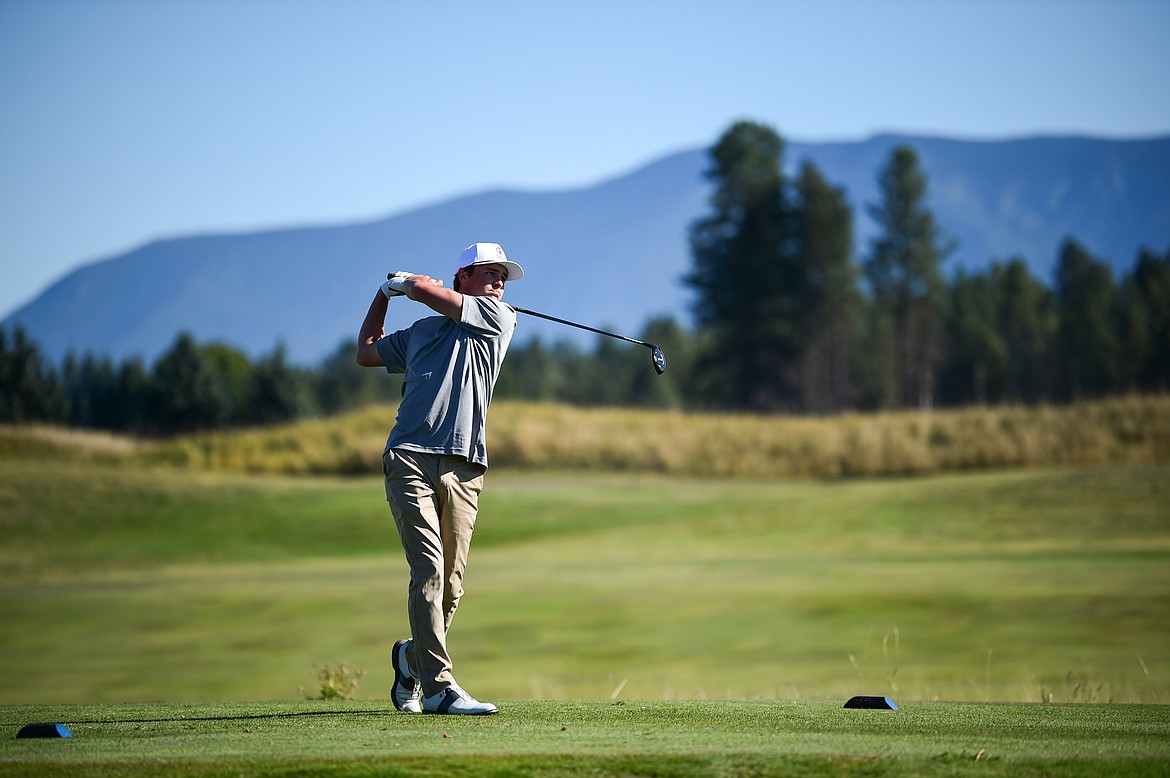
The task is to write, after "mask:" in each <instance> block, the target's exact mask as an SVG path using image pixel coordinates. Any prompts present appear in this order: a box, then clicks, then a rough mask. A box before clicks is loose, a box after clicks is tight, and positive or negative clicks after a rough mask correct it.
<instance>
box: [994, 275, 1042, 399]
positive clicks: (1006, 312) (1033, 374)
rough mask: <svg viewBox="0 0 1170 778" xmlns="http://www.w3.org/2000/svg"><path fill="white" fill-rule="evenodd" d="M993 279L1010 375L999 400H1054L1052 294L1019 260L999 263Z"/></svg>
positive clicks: (1008, 373)
mask: <svg viewBox="0 0 1170 778" xmlns="http://www.w3.org/2000/svg"><path fill="white" fill-rule="evenodd" d="M992 277H993V278H994V280H995V285H996V288H997V297H998V300H999V312H998V316H997V322H998V323H997V327H996V329H997V330H998V332H999V333H1000V335H1001V336H1002V338H1003V342H1004V345H1005V347H1006V349H1007V365H1006V369H1007V374H1006V375H1005V376H1004V386H1003V394H1002V396H1001V398H1000V399H1001V400H1004V401H1008V402H1021V401H1022V402H1027V403H1037V402H1041V401H1042V400H1045V399H1048V398H1049V397H1050V396H1051V395H1050V391H1051V384H1052V381H1051V373H1052V364H1051V362H1052V342H1053V338H1054V337H1055V333H1056V314H1055V311H1054V310H1053V307H1052V293H1051V292H1050V291H1049V290H1048V288H1047V287H1045V286H1044V285H1043V284H1042V283H1040V281H1038V280H1036V279H1035V278H1034V277H1033V276H1032V274H1031V273H1030V272H1029V271H1028V266H1027V265H1026V264H1025V263H1024V261H1023V260H1022V259H1019V258H1015V259H1012V260H1011V261H1010V262H1008V263H1007V264H1006V265H1000V264H998V263H997V264H996V265H995V266H994V267H993V268H992Z"/></svg>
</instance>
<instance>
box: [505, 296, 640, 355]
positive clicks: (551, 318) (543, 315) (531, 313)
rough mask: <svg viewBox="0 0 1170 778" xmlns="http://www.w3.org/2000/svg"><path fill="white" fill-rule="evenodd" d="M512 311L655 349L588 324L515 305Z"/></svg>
mask: <svg viewBox="0 0 1170 778" xmlns="http://www.w3.org/2000/svg"><path fill="white" fill-rule="evenodd" d="M512 310H514V311H516V312H517V313H526V314H528V315H529V316H536V317H538V318H541V319H548V320H549V321H555V322H556V323H557V324H565V325H568V326H570V327H576V328H577V329H579V330H588V331H589V332H596V333H597V334H598V335H608V336H609V337H611V338H617V339H618V340H624V341H626V342H627V343H637V344H638V345H639V346H645V347H646V348H654V346H653V345H651V344H650V343H646V342H645V341H641V340H635V339H634V338H627V337H626V336H625V335H618V334H617V333H616V332H606V331H605V330H599V329H597V328H596V327H590V326H589V325H587V324H578V323H577V322H575V321H568V320H567V319H558V318H557V317H556V316H549V315H548V314H547V313H539V312H537V311H530V310H528V309H527V308H519V307H517V306H515V305H513V306H512Z"/></svg>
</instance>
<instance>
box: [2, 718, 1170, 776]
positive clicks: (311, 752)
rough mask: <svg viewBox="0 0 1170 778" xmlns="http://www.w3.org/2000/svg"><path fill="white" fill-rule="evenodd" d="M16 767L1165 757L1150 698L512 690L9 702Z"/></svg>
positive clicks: (872, 767) (45, 772)
mask: <svg viewBox="0 0 1170 778" xmlns="http://www.w3.org/2000/svg"><path fill="white" fill-rule="evenodd" d="M0 713H2V715H3V717H4V728H5V729H9V730H13V729H15V728H18V727H19V726H20V725H21V724H23V723H25V722H28V721H53V722H63V723H67V724H68V725H69V726H70V728H71V731H72V732H73V737H72V738H70V739H67V740H17V739H8V738H5V739H0V773H2V774H4V775H13V776H15V775H21V776H51V775H60V774H63V773H68V774H69V775H72V776H148V775H158V774H161V773H165V774H166V775H168V776H178V777H179V778H187V777H190V778H193V777H195V776H237V775H249V776H273V775H300V776H314V775H330V776H375V775H377V776H442V777H448V776H456V777H457V776H482V775H501V776H502V775H541V776H619V775H621V776H639V775H641V776H694V775H713V776H740V775H756V776H829V775H834V776H835V775H865V776H880V775H898V776H920V775H921V776H925V775H929V776H967V775H979V776H989V775H990V776H1053V775H1061V776H1094V778H1096V776H1102V775H1121V776H1129V775H1132V776H1148V775H1165V774H1166V771H1167V770H1168V769H1170V747H1168V746H1167V743H1168V742H1170V717H1167V709H1166V708H1165V707H1164V706H1117V705H1113V706H1103V705H979V704H956V703H921V704H915V705H907V706H904V707H902V708H901V709H900V710H898V711H868V710H844V709H842V708H841V707H840V705H837V704H832V703H819V702H791V701H790V702H744V701H738V702H710V701H685V702H662V701H635V700H630V701H610V700H579V701H572V702H565V701H561V702H551V701H516V702H510V703H505V704H504V705H503V708H502V711H501V713H500V714H499V715H496V716H492V717H487V718H462V719H460V718H451V717H430V716H407V715H405V714H398V713H396V712H394V711H393V709H392V708H390V707H389V706H388V705H386V704H385V703H382V704H372V703H338V702H329V703H323V702H322V703H310V702H300V703H270V704H257V703H251V704H215V705H206V704H205V705H173V704H171V705H161V704H159V705H138V706H129V705H123V706H116V707H109V706H63V707H9V708H4V709H2V711H0Z"/></svg>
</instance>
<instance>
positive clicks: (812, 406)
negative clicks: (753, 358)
mask: <svg viewBox="0 0 1170 778" xmlns="http://www.w3.org/2000/svg"><path fill="white" fill-rule="evenodd" d="M796 192H797V205H796V211H795V219H794V221H795V233H796V244H795V245H796V250H797V252H798V253H799V261H800V263H801V264H802V265H803V267H804V271H805V273H806V277H807V280H808V293H809V317H808V321H807V325H806V328H807V332H808V339H807V341H806V343H805V345H804V349H803V356H802V359H801V406H802V407H803V409H804V410H805V411H808V412H812V413H827V412H832V411H840V410H843V409H845V408H848V407H850V406H851V405H852V404H853V402H854V400H855V398H856V394H857V389H856V386H855V381H856V378H855V375H854V373H855V365H854V363H855V360H856V343H857V327H858V317H859V315H860V310H861V293H860V291H859V290H858V286H857V275H858V274H857V268H856V266H855V265H854V264H853V211H852V209H851V208H850V207H849V203H848V202H847V200H846V198H845V194H844V192H843V191H842V190H841V189H838V188H836V187H833V186H830V185H829V184H828V182H826V181H825V179H824V177H823V176H822V175H821V173H820V171H819V170H817V168H816V166H815V165H813V164H812V163H809V162H806V163H804V164H803V165H802V166H801V169H800V175H799V176H798V178H797V181H796Z"/></svg>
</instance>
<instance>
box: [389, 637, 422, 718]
mask: <svg viewBox="0 0 1170 778" xmlns="http://www.w3.org/2000/svg"><path fill="white" fill-rule="evenodd" d="M409 647H410V640H409V639H407V640H399V641H398V642H397V643H395V644H394V650H393V651H392V652H391V655H390V663H391V664H393V665H394V686H393V687H392V688H391V690H390V695H391V697H393V699H394V707H395V708H398V710H400V711H402V712H403V713H421V712H422V705H421V704H420V702H419V700H420V698H421V697H422V684H421V683H419V681H418V679H417V678H415V677H414V673H412V672H411V671H410V663H409V662H408V661H407V659H406V652H407V649H408V648H409Z"/></svg>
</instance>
